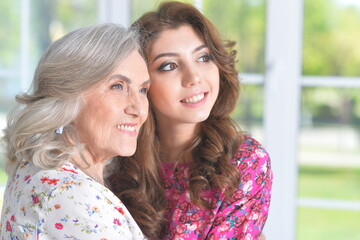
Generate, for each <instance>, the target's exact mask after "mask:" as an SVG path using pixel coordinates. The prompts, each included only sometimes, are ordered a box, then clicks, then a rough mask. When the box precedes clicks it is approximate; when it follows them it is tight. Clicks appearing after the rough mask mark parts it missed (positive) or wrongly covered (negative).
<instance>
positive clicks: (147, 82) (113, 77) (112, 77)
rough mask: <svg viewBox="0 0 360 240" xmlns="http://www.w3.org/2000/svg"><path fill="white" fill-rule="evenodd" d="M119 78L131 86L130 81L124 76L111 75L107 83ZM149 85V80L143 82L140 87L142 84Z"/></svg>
mask: <svg viewBox="0 0 360 240" xmlns="http://www.w3.org/2000/svg"><path fill="white" fill-rule="evenodd" d="M119 78H120V79H122V80H124V81H125V82H127V83H128V84H131V83H132V81H131V79H130V78H128V77H126V76H124V75H122V74H115V75H112V76H111V77H110V78H109V81H111V80H114V79H119ZM149 83H150V79H148V80H145V81H144V82H143V83H142V85H144V84H149Z"/></svg>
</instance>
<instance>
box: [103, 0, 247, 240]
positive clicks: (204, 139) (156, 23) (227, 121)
mask: <svg viewBox="0 0 360 240" xmlns="http://www.w3.org/2000/svg"><path fill="white" fill-rule="evenodd" d="M184 24H187V25H191V26H192V28H193V29H194V30H195V32H196V33H197V34H198V36H199V37H200V38H201V39H202V40H203V41H204V42H205V44H206V46H207V47H208V48H209V50H210V53H211V55H212V56H213V61H214V63H215V64H216V65H217V67H218V68H219V73H220V90H219V96H218V98H217V100H216V102H215V104H214V107H213V109H212V110H211V113H210V116H209V118H208V119H207V120H205V121H204V122H202V123H201V125H200V134H199V135H198V136H197V137H196V138H195V139H194V140H193V143H192V145H191V146H189V148H188V149H185V150H184V153H191V156H192V157H193V162H192V169H191V172H190V182H189V192H190V197H191V200H192V201H193V202H194V203H195V204H197V205H198V206H200V207H205V208H211V203H210V202H208V201H207V200H206V199H203V198H201V196H200V192H201V191H202V190H204V189H211V188H213V189H214V190H215V189H217V188H219V191H223V192H225V194H226V195H229V194H230V193H231V192H232V191H233V190H234V189H235V188H236V187H237V186H238V184H239V182H240V176H239V172H238V170H237V168H236V166H235V165H233V164H232V163H231V161H230V160H231V158H232V156H233V154H234V153H235V151H236V150H237V149H238V147H239V144H240V143H241V139H242V134H241V131H240V130H239V128H238V126H237V124H236V123H235V122H234V121H233V120H232V119H231V118H230V113H231V112H232V111H233V109H234V108H235V106H236V103H237V99H238V97H239V93H240V84H239V81H238V78H237V74H238V73H237V71H236V69H235V56H236V51H235V50H233V46H234V45H235V43H234V42H229V41H223V40H222V39H221V37H220V34H219V33H218V31H217V29H216V28H215V27H214V26H213V24H212V23H211V22H210V21H209V20H208V19H207V18H206V17H205V16H204V15H203V14H201V13H200V12H199V11H198V10H197V9H196V8H195V7H193V6H192V5H190V4H185V3H181V2H164V3H162V4H160V5H159V7H158V9H157V10H156V11H153V12H147V13H145V14H144V15H143V16H142V17H140V18H139V19H138V20H137V21H136V22H134V24H133V27H136V28H137V29H138V30H139V31H140V41H141V44H142V46H141V47H142V49H143V52H144V55H145V58H147V57H148V53H149V50H150V49H151V46H152V44H153V43H154V41H156V39H157V37H158V36H159V34H160V33H161V32H163V31H164V30H167V29H176V28H178V27H180V26H182V25H184ZM150 91H151V90H150ZM150 103H151V99H150ZM150 105H151V104H150ZM156 124H157V123H156V115H154V112H153V111H151V110H150V114H149V119H148V120H147V122H146V123H145V125H144V126H143V131H142V133H141V136H140V138H139V141H138V149H137V151H136V153H135V155H134V156H132V157H129V158H125V159H124V158H123V159H122V161H117V163H118V165H117V166H116V167H115V168H116V171H115V172H114V173H113V174H112V176H111V177H110V178H109V179H110V180H111V181H110V184H111V186H112V190H113V191H114V192H115V194H117V195H118V196H119V197H120V198H121V199H122V201H123V202H124V203H125V204H126V206H127V207H128V208H129V211H130V212H131V214H132V215H133V217H134V218H135V220H136V221H137V222H138V224H139V225H140V227H141V229H142V230H143V232H144V233H145V234H146V235H147V236H152V237H154V238H156V237H155V236H156V235H151V234H157V233H160V232H161V229H162V228H163V227H164V220H163V219H162V214H163V211H164V207H165V205H164V204H165V200H164V192H163V190H162V189H158V192H154V191H155V190H156V189H157V188H158V187H159V184H160V183H159V180H158V177H159V174H160V173H159V172H157V169H149V170H148V172H147V173H143V175H142V178H141V179H137V178H136V177H137V176H139V173H138V172H137V171H139V170H141V168H138V169H134V168H133V165H134V164H135V165H140V164H141V165H144V164H146V163H148V162H149V161H154V162H156V163H157V164H160V163H161V161H162V159H161V155H162V154H161V149H162V147H161V142H160V139H159V137H158V135H157V132H156V131H155V128H156ZM183 156H186V154H183ZM124 160H125V161H124ZM180 160H181V159H180ZM159 169H160V165H159ZM149 173H151V174H150V175H149ZM140 176H141V175H140ZM149 179H151V180H152V181H149ZM154 186H155V187H154ZM139 190H140V191H139ZM130 193H131V194H130ZM139 195H141V197H144V198H145V199H146V201H148V202H149V203H150V205H151V206H149V208H148V209H137V208H135V207H132V206H138V204H134V203H136V202H137V201H142V198H141V197H140V196H139ZM150 209H151V211H150ZM141 211H145V212H147V211H148V213H152V214H153V215H152V218H151V219H147V218H143V217H142V215H143V214H142V213H141ZM156 224H157V226H158V228H156V226H155V225H156ZM150 228H152V230H153V231H152V232H151V234H148V233H147V229H150Z"/></svg>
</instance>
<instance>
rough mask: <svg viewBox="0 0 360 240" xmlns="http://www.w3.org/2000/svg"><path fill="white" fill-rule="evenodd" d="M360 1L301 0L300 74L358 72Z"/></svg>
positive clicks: (359, 69)
mask: <svg viewBox="0 0 360 240" xmlns="http://www.w3.org/2000/svg"><path fill="white" fill-rule="evenodd" d="M359 29H360V1H357V0H346V1H344V0H305V12H304V43H303V45H304V49H303V73H304V75H330V76H331V75H333V76H360V68H359V65H360V45H359V44H358V41H357V39H360V31H359Z"/></svg>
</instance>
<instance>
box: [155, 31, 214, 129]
mask: <svg viewBox="0 0 360 240" xmlns="http://www.w3.org/2000/svg"><path fill="white" fill-rule="evenodd" d="M148 56H149V65H148V69H149V75H150V79H151V88H150V92H149V93H150V94H149V95H150V98H151V101H152V103H153V105H154V111H155V114H156V118H157V119H158V121H159V122H160V123H161V124H162V125H163V126H169V125H170V126H171V125H172V124H179V123H180V124H181V123H195V124H196V123H199V122H202V121H204V120H206V119H207V118H208V116H209V114H210V111H211V109H212V107H213V106H214V104H215V101H216V99H217V96H218V93H219V69H218V67H217V66H216V65H215V63H214V62H213V61H212V56H211V54H210V50H209V49H208V48H207V46H206V45H205V43H204V41H202V40H201V39H200V38H199V37H198V36H197V34H196V33H195V32H194V30H193V29H192V27H191V26H189V25H183V26H181V27H179V28H177V29H169V30H165V31H163V32H162V33H160V35H159V36H158V38H157V39H156V40H155V41H154V43H153V44H152V46H151V50H150V52H149V55H148ZM160 127H161V126H160Z"/></svg>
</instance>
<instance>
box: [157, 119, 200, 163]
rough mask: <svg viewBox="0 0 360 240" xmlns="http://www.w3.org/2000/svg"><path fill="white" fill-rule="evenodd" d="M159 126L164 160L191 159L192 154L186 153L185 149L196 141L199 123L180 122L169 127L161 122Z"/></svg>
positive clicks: (178, 160)
mask: <svg viewBox="0 0 360 240" xmlns="http://www.w3.org/2000/svg"><path fill="white" fill-rule="evenodd" d="M158 126H159V127H158V133H159V138H160V142H161V149H162V152H163V161H165V162H179V163H181V162H189V161H191V160H192V159H191V154H189V153H186V152H185V150H186V149H187V148H188V147H189V146H190V144H191V143H192V142H193V141H194V138H195V137H196V135H197V133H198V125H196V124H178V125H177V126H171V127H169V126H166V125H162V124H159V125H158ZM179 157H180V158H179Z"/></svg>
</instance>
